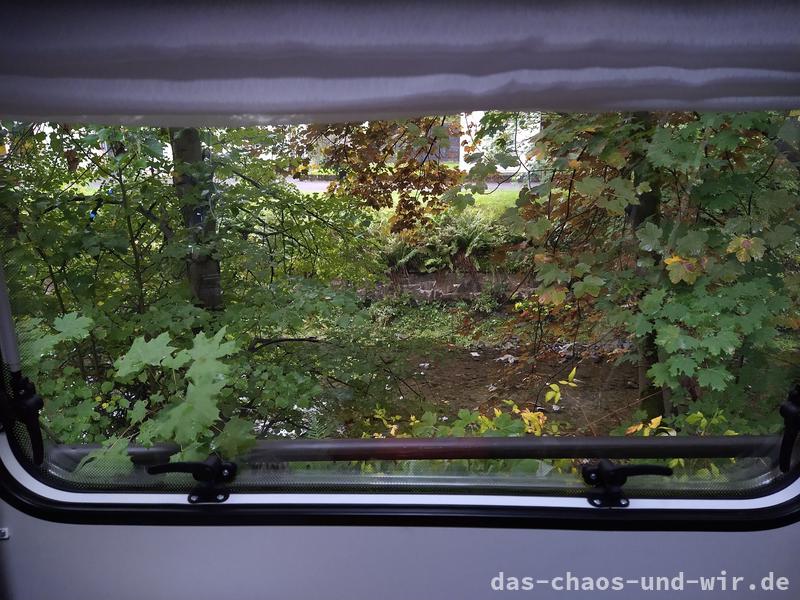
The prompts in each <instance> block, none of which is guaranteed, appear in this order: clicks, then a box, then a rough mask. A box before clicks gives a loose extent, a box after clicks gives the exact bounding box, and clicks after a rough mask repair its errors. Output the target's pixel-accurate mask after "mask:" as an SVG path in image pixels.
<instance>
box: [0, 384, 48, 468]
mask: <svg viewBox="0 0 800 600" xmlns="http://www.w3.org/2000/svg"><path fill="white" fill-rule="evenodd" d="M10 379H11V390H10V393H7V392H6V390H5V386H0V390H1V391H0V395H2V396H5V397H4V398H3V405H4V407H5V410H4V411H3V422H4V424H6V425H7V426H8V425H10V424H11V423H13V422H14V421H19V422H20V423H22V424H23V425H24V426H25V429H26V430H27V431H28V439H29V440H30V443H31V458H32V459H33V463H34V464H36V465H40V464H42V462H43V461H44V442H43V440H42V428H41V425H40V424H39V411H40V410H42V408H44V401H43V400H42V397H41V396H40V395H39V394H37V393H36V387H34V385H33V383H31V381H30V379H28V378H27V377H24V376H23V375H22V373H21V372H20V371H12V372H11V376H10Z"/></svg>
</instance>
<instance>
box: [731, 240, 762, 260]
mask: <svg viewBox="0 0 800 600" xmlns="http://www.w3.org/2000/svg"><path fill="white" fill-rule="evenodd" d="M765 249H766V248H765V246H764V240H762V239H761V238H758V237H753V238H748V237H744V236H741V235H740V236H737V237H735V238H733V240H731V243H730V244H728V254H736V260H738V261H739V262H742V263H744V262H749V261H750V260H751V259H752V260H760V259H761V258H762V257H763V256H764V250H765Z"/></svg>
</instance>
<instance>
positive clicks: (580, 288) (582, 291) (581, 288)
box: [572, 275, 606, 298]
mask: <svg viewBox="0 0 800 600" xmlns="http://www.w3.org/2000/svg"><path fill="white" fill-rule="evenodd" d="M605 283H606V280H605V279H603V278H602V277H597V276H596V275H587V276H586V277H584V278H583V280H582V281H578V282H576V283H575V285H574V286H573V288H572V291H573V292H574V294H575V297H576V298H582V297H583V296H585V295H587V294H588V295H589V296H592V297H594V298H597V296H598V295H599V294H600V290H601V289H602V287H603V285H605Z"/></svg>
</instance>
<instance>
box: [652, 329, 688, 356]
mask: <svg viewBox="0 0 800 600" xmlns="http://www.w3.org/2000/svg"><path fill="white" fill-rule="evenodd" d="M656 344H657V345H659V346H661V347H662V348H664V350H666V351H667V352H669V353H673V352H678V351H679V350H691V349H693V348H696V347H697V344H698V342H697V340H696V339H694V338H693V337H691V336H689V335H686V334H685V333H683V331H682V330H681V329H680V328H679V327H676V326H675V325H666V326H664V327H661V328H659V329H658V332H657V334H656Z"/></svg>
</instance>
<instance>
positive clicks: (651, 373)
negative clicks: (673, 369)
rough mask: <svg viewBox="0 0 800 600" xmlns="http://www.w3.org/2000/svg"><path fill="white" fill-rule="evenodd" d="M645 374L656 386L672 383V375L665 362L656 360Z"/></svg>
mask: <svg viewBox="0 0 800 600" xmlns="http://www.w3.org/2000/svg"><path fill="white" fill-rule="evenodd" d="M647 376H648V377H649V378H650V381H652V382H653V385H655V386H657V387H661V386H664V385H670V384H671V383H673V380H672V377H671V376H670V373H669V367H668V366H667V364H666V363H662V362H657V363H654V364H653V365H652V366H651V367H650V368H649V369H648V370H647Z"/></svg>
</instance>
